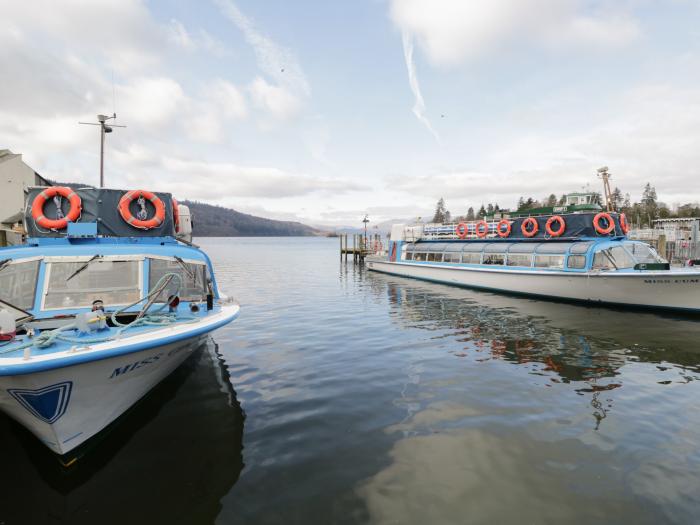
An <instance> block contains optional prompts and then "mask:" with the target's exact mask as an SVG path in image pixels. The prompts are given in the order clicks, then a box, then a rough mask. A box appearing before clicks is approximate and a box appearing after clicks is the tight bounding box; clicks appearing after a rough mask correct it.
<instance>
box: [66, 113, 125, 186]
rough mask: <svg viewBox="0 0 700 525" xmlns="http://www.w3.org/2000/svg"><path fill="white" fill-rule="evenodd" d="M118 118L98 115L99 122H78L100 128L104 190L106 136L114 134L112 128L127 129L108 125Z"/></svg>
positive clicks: (113, 115) (101, 175)
mask: <svg viewBox="0 0 700 525" xmlns="http://www.w3.org/2000/svg"><path fill="white" fill-rule="evenodd" d="M116 118H117V114H116V113H112V116H111V117H108V116H107V115H97V122H78V124H85V125H88V126H100V188H104V185H105V135H106V134H107V133H112V128H125V127H126V126H120V125H118V124H110V125H107V121H108V120H113V119H116Z"/></svg>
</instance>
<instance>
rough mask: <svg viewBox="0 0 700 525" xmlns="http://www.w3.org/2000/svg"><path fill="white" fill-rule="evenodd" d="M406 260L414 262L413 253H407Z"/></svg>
mask: <svg viewBox="0 0 700 525" xmlns="http://www.w3.org/2000/svg"><path fill="white" fill-rule="evenodd" d="M404 260H406V261H411V260H413V252H406V255H405V256H404Z"/></svg>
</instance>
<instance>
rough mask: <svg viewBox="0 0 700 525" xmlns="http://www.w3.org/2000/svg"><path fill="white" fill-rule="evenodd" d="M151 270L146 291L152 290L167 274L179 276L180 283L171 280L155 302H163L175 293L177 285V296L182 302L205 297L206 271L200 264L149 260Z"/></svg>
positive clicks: (199, 299) (170, 260)
mask: <svg viewBox="0 0 700 525" xmlns="http://www.w3.org/2000/svg"><path fill="white" fill-rule="evenodd" d="M150 261H151V270H150V277H149V283H148V289H149V290H153V289H155V287H156V284H158V281H159V280H160V279H161V278H162V277H164V276H165V275H167V274H169V273H175V274H177V275H179V276H180V279H181V281H177V280H173V281H172V282H171V283H170V284H169V285H168V287H167V288H166V289H165V290H164V291H163V292H162V293H161V294H160V295H159V296H158V298H157V300H156V301H157V302H164V301H165V300H166V299H167V298H168V296H169V295H172V294H174V293H175V290H176V289H177V287H178V285H179V286H180V291H179V292H178V296H179V297H180V299H181V300H183V301H202V300H204V299H205V298H206V295H207V279H206V274H207V269H206V266H205V265H204V264H203V263H202V264H193V263H189V262H185V261H183V260H182V259H180V260H172V259H168V260H164V259H150Z"/></svg>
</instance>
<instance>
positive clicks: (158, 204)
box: [118, 190, 165, 230]
mask: <svg viewBox="0 0 700 525" xmlns="http://www.w3.org/2000/svg"><path fill="white" fill-rule="evenodd" d="M134 200H136V202H138V203H139V205H140V206H141V210H140V211H139V212H138V213H137V215H138V218H137V217H134V214H133V213H131V210H130V209H129V206H130V205H131V203H132V201H134ZM146 200H149V201H150V202H151V204H153V206H154V207H155V209H156V212H155V214H154V215H153V217H151V218H150V219H147V218H146V217H147V212H146ZM118 209H119V215H121V216H122V219H124V220H125V221H126V222H127V223H129V224H130V225H131V226H133V227H134V228H140V229H142V230H150V229H152V228H157V227H158V226H160V225H161V224H163V222H164V221H165V205H164V204H163V201H162V200H161V199H160V198H159V197H158V196H157V195H156V194H154V193H152V192H150V191H145V190H132V191H128V192H126V193H125V194H124V196H123V197H122V198H121V199H119V206H118Z"/></svg>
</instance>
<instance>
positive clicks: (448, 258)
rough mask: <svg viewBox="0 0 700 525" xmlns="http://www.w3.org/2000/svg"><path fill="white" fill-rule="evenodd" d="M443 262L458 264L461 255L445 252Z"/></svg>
mask: <svg viewBox="0 0 700 525" xmlns="http://www.w3.org/2000/svg"><path fill="white" fill-rule="evenodd" d="M442 260H443V262H449V263H458V262H459V260H460V254H459V253H457V252H445V253H444V254H443V256H442Z"/></svg>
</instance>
